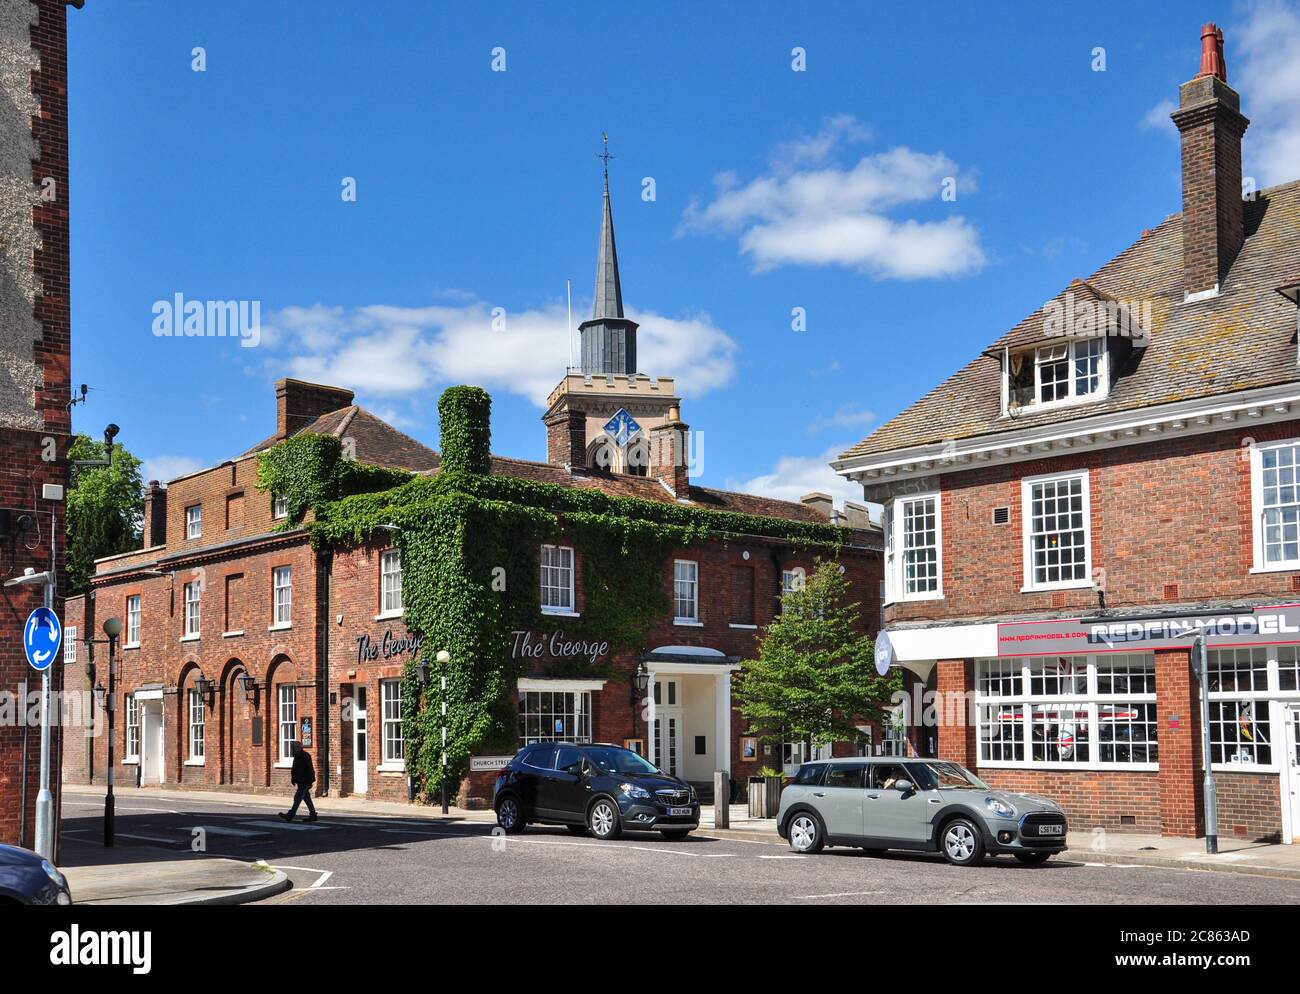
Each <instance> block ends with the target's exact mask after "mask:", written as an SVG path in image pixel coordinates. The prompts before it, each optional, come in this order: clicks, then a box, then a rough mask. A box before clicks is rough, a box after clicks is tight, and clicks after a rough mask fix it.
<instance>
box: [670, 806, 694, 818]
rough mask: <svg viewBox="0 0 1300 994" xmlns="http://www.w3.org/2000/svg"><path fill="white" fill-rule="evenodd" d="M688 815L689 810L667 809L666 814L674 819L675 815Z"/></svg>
mask: <svg viewBox="0 0 1300 994" xmlns="http://www.w3.org/2000/svg"><path fill="white" fill-rule="evenodd" d="M690 813H691V809H690V808H669V809H668V814H669V815H670V816H672V817H676V816H677V815H689V814H690Z"/></svg>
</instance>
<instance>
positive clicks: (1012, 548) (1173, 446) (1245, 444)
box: [886, 421, 1300, 622]
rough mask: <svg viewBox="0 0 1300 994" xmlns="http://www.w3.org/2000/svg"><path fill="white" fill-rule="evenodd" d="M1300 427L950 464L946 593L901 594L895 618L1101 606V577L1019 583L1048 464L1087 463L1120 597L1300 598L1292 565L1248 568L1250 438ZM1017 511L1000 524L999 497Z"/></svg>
mask: <svg viewBox="0 0 1300 994" xmlns="http://www.w3.org/2000/svg"><path fill="white" fill-rule="evenodd" d="M1297 435H1300V422H1297V421H1287V422H1280V423H1278V424H1271V425H1250V426H1246V427H1243V428H1240V429H1233V430H1228V431H1221V432H1214V433H1212V434H1207V435H1196V436H1188V437H1183V438H1168V439H1165V440H1162V441H1158V442H1150V443H1147V444H1144V445H1140V446H1124V447H1120V448H1114V449H1105V450H1101V451H1097V452H1087V453H1079V454H1073V455H1066V456H1056V457H1053V458H1050V459H1040V460H1031V461H1027V462H1020V463H1013V464H1008V465H999V466H989V467H985V468H981V469H972V470H966V471H963V472H958V473H946V474H944V475H943V476H942V477H941V481H940V487H941V489H942V501H943V598H942V599H941V600H933V601H919V602H913V603H900V604H894V605H891V606H890V607H888V608H887V609H886V619H887V621H888V622H897V621H902V620H919V619H933V620H943V621H952V620H955V619H959V618H975V617H980V618H983V617H988V616H990V615H995V614H1000V613H1021V612H1024V613H1030V612H1035V611H1042V612H1054V613H1056V614H1057V616H1060V617H1070V616H1072V615H1073V614H1077V613H1078V612H1083V611H1092V610H1095V609H1096V607H1097V592H1096V590H1093V589H1079V590H1067V591H1054V592H1052V591H1033V592H1026V593H1022V592H1021V587H1022V586H1023V585H1024V566H1023V562H1022V558H1021V547H1022V537H1021V535H1022V533H1021V523H1022V517H1021V513H1022V508H1021V493H1020V481H1021V479H1022V478H1024V477H1027V476H1034V475H1037V474H1040V473H1055V472H1064V471H1068V470H1075V469H1084V468H1086V469H1087V470H1088V471H1089V493H1090V501H1091V509H1092V516H1091V525H1092V566H1093V570H1094V572H1096V571H1098V570H1101V571H1104V572H1103V573H1102V574H1099V578H1100V580H1101V582H1102V583H1104V587H1105V592H1106V605H1107V606H1108V607H1111V608H1117V607H1123V606H1125V605H1135V604H1154V603H1160V602H1162V601H1166V600H1169V599H1168V598H1166V596H1165V594H1166V591H1165V585H1166V584H1177V585H1178V596H1177V597H1176V598H1174V599H1172V600H1171V601H1170V607H1175V606H1177V604H1178V603H1186V602H1198V601H1204V600H1206V599H1208V598H1220V599H1224V600H1230V599H1232V598H1235V597H1256V596H1277V597H1286V598H1287V599H1288V600H1291V599H1294V595H1295V591H1294V589H1293V587H1292V578H1293V576H1300V573H1297V574H1292V573H1262V574H1252V573H1250V572H1249V570H1250V567H1251V561H1252V555H1253V553H1252V536H1251V513H1252V512H1251V504H1250V461H1249V458H1248V453H1249V446H1250V444H1251V442H1252V440H1253V441H1254V442H1266V441H1272V440H1275V439H1280V438H1289V437H1294V436H1297ZM1003 505H1007V506H1009V507H1010V509H1011V520H1010V522H1009V523H1008V524H1006V525H993V524H991V515H992V510H993V508H994V507H1000V506H1003Z"/></svg>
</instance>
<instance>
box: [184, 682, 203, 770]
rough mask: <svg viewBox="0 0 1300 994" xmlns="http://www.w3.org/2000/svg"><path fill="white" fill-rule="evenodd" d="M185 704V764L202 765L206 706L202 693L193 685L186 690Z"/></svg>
mask: <svg viewBox="0 0 1300 994" xmlns="http://www.w3.org/2000/svg"><path fill="white" fill-rule="evenodd" d="M186 705H187V708H186V714H187V721H186V727H187V729H188V734H187V735H186V737H185V738H186V740H187V742H188V744H189V758H188V759H187V760H186V761H185V765H186V766H202V765H203V764H204V763H205V762H206V754H207V706H206V705H205V703H204V701H203V695H202V694H200V693H199V692H198V691H197V690H195V689H194V688H193V687H190V688H189V691H188V692H187V695H186Z"/></svg>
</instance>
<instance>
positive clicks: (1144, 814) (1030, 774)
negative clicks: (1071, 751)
mask: <svg viewBox="0 0 1300 994" xmlns="http://www.w3.org/2000/svg"><path fill="white" fill-rule="evenodd" d="M978 773H979V776H980V779H982V780H983V781H984V782H985V783H987V784H989V785H990V786H992V787H997V788H999V789H1002V790H1014V791H1021V792H1024V793H1029V794H1042V795H1043V796H1045V797H1050V798H1051V799H1052V800H1054V801H1056V802H1057V803H1058V804H1060V805H1061V807H1062V808H1064V809H1065V814H1066V817H1067V818H1068V819H1069V822H1070V831H1071V832H1081V833H1086V832H1088V831H1090V830H1091V829H1093V828H1104V829H1106V831H1118V832H1139V833H1146V834H1155V835H1158V834H1160V829H1161V825H1160V783H1159V776H1158V774H1156V773H1130V772H1113V773H1112V772H1102V771H1096V770H1089V771H1079V772H1077V773H1076V772H1074V771H1073V770H1001V769H980V770H979V771H978ZM1128 819H1132V821H1131V822H1129V821H1128Z"/></svg>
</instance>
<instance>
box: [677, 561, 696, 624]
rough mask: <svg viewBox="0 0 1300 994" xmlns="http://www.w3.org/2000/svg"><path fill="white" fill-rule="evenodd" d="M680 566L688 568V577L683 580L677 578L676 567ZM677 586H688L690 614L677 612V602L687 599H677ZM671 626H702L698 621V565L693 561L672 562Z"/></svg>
mask: <svg viewBox="0 0 1300 994" xmlns="http://www.w3.org/2000/svg"><path fill="white" fill-rule="evenodd" d="M681 566H688V567H690V570H689V573H690V575H689V576H688V577H685V578H683V577H679V576H678V567H681ZM679 584H686V585H689V588H690V592H691V596H690V598H689V601H690V605H691V607H690V610H691V613H690V614H682V613H681V612H680V611H679V610H677V605H678V601H679V600H687V598H679V597H678V596H677V587H678V585H679ZM673 624H674V625H690V626H698V625H701V624H703V622H701V621H700V564H699V563H698V562H697V561H696V560H694V559H674V560H673Z"/></svg>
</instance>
